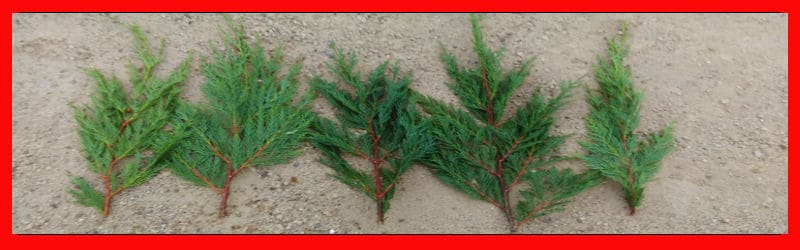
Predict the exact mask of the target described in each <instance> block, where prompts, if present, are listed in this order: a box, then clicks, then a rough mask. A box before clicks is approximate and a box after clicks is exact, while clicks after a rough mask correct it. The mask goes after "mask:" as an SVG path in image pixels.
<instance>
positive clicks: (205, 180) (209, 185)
mask: <svg viewBox="0 0 800 250" xmlns="http://www.w3.org/2000/svg"><path fill="white" fill-rule="evenodd" d="M192 173H193V174H194V176H197V178H200V180H202V181H203V182H204V183H206V185H208V187H210V188H211V189H213V190H214V192H217V193H219V194H222V190H221V189H219V188H218V187H217V185H214V183H211V181H209V180H208V178H206V177H205V176H203V175H202V174H200V171H197V169H194V168H193V169H192Z"/></svg>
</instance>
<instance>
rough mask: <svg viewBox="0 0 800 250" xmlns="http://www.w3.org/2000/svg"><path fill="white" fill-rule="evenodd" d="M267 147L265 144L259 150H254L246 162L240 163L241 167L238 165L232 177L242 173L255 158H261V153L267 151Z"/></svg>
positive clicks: (267, 144)
mask: <svg viewBox="0 0 800 250" xmlns="http://www.w3.org/2000/svg"><path fill="white" fill-rule="evenodd" d="M267 147H269V143H265V144H264V145H262V146H261V147H260V148H258V150H256V153H255V154H253V155H252V156H250V158H247V160H246V161H244V163H242V165H240V166H239V168H237V169H236V171H235V172H233V175H237V174H239V172H242V170H244V168H246V167H247V166H248V165H250V162H251V161H253V160H254V159H255V158H256V157H259V156H261V153H263V152H264V150H266V149H267Z"/></svg>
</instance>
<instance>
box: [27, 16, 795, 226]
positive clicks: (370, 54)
mask: <svg viewBox="0 0 800 250" xmlns="http://www.w3.org/2000/svg"><path fill="white" fill-rule="evenodd" d="M113 16H117V17H119V18H120V19H121V20H123V21H125V22H133V23H137V24H139V25H141V26H142V27H143V29H145V30H146V31H147V32H148V34H149V35H150V36H151V37H155V38H165V39H166V42H167V48H166V62H165V64H164V67H162V68H161V69H170V68H172V67H173V66H174V65H176V64H177V63H178V62H179V61H180V60H181V59H182V58H183V57H184V56H186V55H187V54H188V53H193V54H194V55H196V58H197V59H196V60H195V63H194V65H193V67H194V72H195V74H193V75H192V76H190V80H189V82H188V84H187V85H186V87H185V89H186V90H185V92H184V97H185V98H187V99H190V100H192V101H201V100H202V96H201V95H200V92H199V85H200V83H201V82H202V78H201V77H199V75H198V74H196V73H197V71H196V70H197V66H198V63H197V62H198V61H199V58H201V57H202V56H204V55H207V54H208V51H209V49H208V47H209V45H210V46H218V45H215V44H218V43H217V41H219V36H218V30H219V29H218V28H219V27H220V26H221V25H222V24H223V21H222V16H221V15H217V14H113ZM233 16H235V17H241V18H243V20H244V23H245V27H246V29H247V30H248V31H249V32H250V35H252V36H253V37H257V38H260V39H261V40H262V41H264V43H265V45H266V47H267V48H273V47H276V46H277V45H279V44H283V46H284V47H285V54H286V55H287V56H288V57H289V59H302V60H303V61H304V68H303V73H304V74H303V76H304V79H307V78H308V77H309V76H311V75H313V74H323V75H327V73H326V72H325V70H324V67H323V65H324V63H326V62H328V58H327V55H328V53H329V51H328V48H327V44H328V42H329V41H336V42H337V44H338V45H339V46H340V47H343V48H346V49H350V50H355V51H356V52H357V53H358V55H359V59H360V60H361V63H362V64H361V65H362V69H368V67H369V68H371V67H372V66H374V65H377V64H378V63H380V62H382V61H384V60H387V59H391V60H397V61H399V62H400V64H401V65H402V66H403V67H404V68H405V69H410V70H413V72H414V76H415V77H414V83H413V88H414V89H417V90H420V91H422V92H425V93H427V94H429V95H432V96H434V97H436V98H440V99H442V100H447V101H451V102H452V101H455V100H456V99H455V98H454V96H453V95H452V93H451V92H450V91H448V90H447V88H446V86H445V84H444V83H445V82H446V81H447V79H446V75H445V73H444V71H443V70H442V65H441V64H440V62H439V61H438V58H437V55H438V54H437V53H438V51H439V47H438V44H439V42H441V43H443V44H445V45H446V46H447V47H449V48H452V49H453V50H455V51H456V52H457V54H458V55H459V57H460V58H462V59H464V60H465V61H466V60H474V59H475V57H474V55H472V53H471V52H470V50H471V48H472V47H471V43H470V30H469V18H468V15H467V14H236V15H233ZM621 20H624V21H627V22H629V23H630V24H631V34H632V38H631V46H632V51H631V55H630V59H629V61H628V62H629V63H630V64H631V65H632V66H633V70H634V77H635V81H636V83H637V84H638V85H637V87H638V88H639V89H641V90H643V91H645V93H646V97H645V100H644V104H643V110H642V130H644V131H650V130H653V129H657V128H660V127H661V126H662V125H664V124H667V123H669V122H671V121H674V122H676V124H677V129H676V134H677V138H678V139H677V144H678V147H677V150H676V151H675V152H674V153H673V154H672V155H670V156H669V157H668V158H666V159H665V160H664V161H663V167H662V170H661V171H660V172H659V174H658V175H657V178H656V179H655V180H654V181H653V182H652V183H650V184H649V185H648V187H647V190H646V192H645V198H644V200H643V203H642V206H641V208H640V209H639V211H638V213H637V214H636V216H628V215H627V213H626V205H625V202H624V201H623V200H622V199H621V198H620V197H621V189H620V188H619V187H618V186H617V185H616V184H613V183H606V184H603V185H601V186H599V187H596V188H594V189H591V190H589V191H587V192H584V193H582V194H581V195H579V196H578V197H576V198H575V201H574V202H573V203H571V204H569V205H568V206H567V208H566V210H565V211H564V212H562V213H556V214H552V215H549V216H545V217H542V218H539V219H537V220H536V221H535V222H533V223H531V224H529V225H527V226H526V227H524V228H523V229H522V232H523V233H784V232H786V231H787V203H788V194H787V161H788V156H787V148H788V137H787V136H788V135H787V134H788V128H787V125H788V123H787V117H788V113H787V105H788V104H787V101H788V93H787V90H788V86H787V84H788V83H787V65H788V55H787V51H788V49H787V46H788V42H787V41H788V38H787V31H788V28H787V27H788V26H787V17H786V15H784V14H489V15H488V16H487V19H486V20H485V21H484V22H483V25H484V27H485V29H484V30H485V33H486V36H487V39H488V40H489V41H490V43H491V44H492V45H493V46H494V47H504V48H506V49H507V52H506V55H507V56H506V57H505V63H506V65H514V64H518V63H519V62H520V61H522V60H523V59H524V58H527V57H529V56H536V57H537V58H538V59H537V61H536V63H535V65H534V68H533V76H532V77H531V78H530V79H529V80H528V81H527V83H526V84H525V85H524V86H523V87H521V89H520V90H519V92H518V94H517V95H516V96H515V98H514V99H513V100H512V103H511V104H509V106H516V105H519V104H521V103H522V101H523V100H525V98H526V97H527V96H528V95H529V94H530V93H531V91H533V90H534V89H535V88H541V89H542V90H543V91H545V92H546V93H552V92H553V91H554V90H555V89H556V86H557V83H558V82H560V81H562V80H568V79H575V78H579V77H581V76H584V75H587V74H589V75H588V76H589V77H587V78H584V79H585V83H587V84H589V85H590V86H591V85H593V84H594V83H593V82H592V81H591V77H590V76H591V75H590V72H591V63H592V62H593V60H594V58H595V56H596V55H597V54H598V53H600V52H602V50H603V49H604V47H603V46H604V44H603V37H605V36H608V35H610V34H613V33H614V32H616V31H615V29H616V27H617V24H618V22H619V21H621ZM12 55H13V86H12V92H13V106H12V110H13V111H12V120H13V163H12V168H13V196H12V197H13V232H14V233H505V232H506V225H505V222H504V218H503V216H502V214H501V212H500V211H498V210H496V209H494V207H492V206H491V205H490V204H488V203H485V202H482V201H478V200H472V199H470V198H467V197H466V196H464V195H463V194H461V193H458V192H456V191H454V190H452V189H450V188H448V187H446V186H445V185H443V184H442V183H440V182H439V181H438V180H437V179H435V178H434V177H433V176H432V175H431V174H430V173H429V172H428V171H427V170H425V169H424V168H422V167H416V168H414V169H412V170H411V171H410V172H409V173H408V174H407V175H406V176H405V177H404V179H403V180H402V182H401V183H400V184H399V190H398V192H397V194H396V196H395V198H394V200H393V203H392V209H391V210H390V211H389V213H388V220H387V221H386V223H385V224H384V225H378V224H376V223H375V221H374V218H373V217H374V216H372V215H373V214H374V209H375V207H374V204H373V203H372V202H370V201H369V200H368V198H367V197H365V196H364V195H362V194H360V193H357V192H355V191H352V190H350V189H348V188H347V187H345V186H344V185H343V184H341V183H338V182H337V181H336V180H335V179H333V178H332V177H330V176H328V174H329V173H330V172H331V171H330V170H329V169H327V168H326V167H325V166H323V165H321V164H319V163H316V162H315V160H316V159H317V158H318V156H319V154H318V153H317V152H315V151H314V150H313V149H311V148H308V149H307V153H306V154H305V155H304V156H302V157H300V158H297V159H296V160H294V161H293V162H291V163H288V164H285V165H279V166H274V167H272V168H268V169H259V170H254V169H253V170H248V171H246V172H245V173H244V174H242V175H240V177H239V178H238V179H237V180H236V181H235V182H234V186H233V191H232V198H231V200H230V202H229V204H230V207H229V211H230V212H231V215H230V216H229V217H227V218H224V219H219V218H217V216H216V207H217V204H218V197H217V195H216V194H215V193H213V192H212V191H211V190H209V189H207V188H202V187H198V186H193V185H192V184H189V183H188V182H186V181H183V180H181V179H178V178H177V177H175V176H173V175H172V174H170V173H169V172H168V171H165V172H163V173H161V174H160V175H158V176H157V177H156V178H155V179H153V180H152V181H151V182H149V183H147V184H145V185H142V186H140V187H137V188H135V189H132V190H128V191H126V192H124V193H123V194H122V195H120V196H118V197H117V198H116V199H115V201H114V203H113V208H112V209H113V211H112V214H111V215H110V217H108V218H106V219H102V217H101V216H100V215H99V214H98V213H97V212H96V211H95V210H93V209H91V208H87V207H82V206H79V205H75V204H74V203H73V202H72V197H71V196H70V195H69V194H68V193H67V190H68V189H69V188H71V184H70V178H69V177H70V176H76V175H78V176H87V177H92V178H90V179H92V180H93V181H96V182H95V183H98V182H97V178H94V176H92V175H90V173H89V171H88V170H87V168H86V166H85V164H86V162H85V161H84V159H83V157H82V156H81V147H80V145H79V143H78V137H77V132H76V129H77V126H76V123H75V121H74V120H73V119H72V109H71V108H70V107H69V104H81V103H87V102H88V100H89V96H90V94H91V93H92V91H93V83H92V82H91V81H90V79H89V78H88V77H87V76H85V75H84V74H83V73H82V72H81V67H94V68H99V69H101V70H102V71H103V72H108V73H115V74H117V75H118V76H120V77H122V78H123V79H126V78H127V75H126V70H125V63H127V62H128V61H129V60H131V59H132V55H133V54H132V42H131V36H130V34H129V33H128V31H127V30H126V29H125V28H124V27H122V26H120V25H117V24H114V23H113V22H111V20H110V19H108V18H106V17H105V16H104V15H101V14H16V15H14V17H13V54H12ZM164 72H165V71H162V73H164ZM583 94H584V93H583V89H579V90H577V91H576V92H575V93H574V95H575V97H574V98H573V101H572V102H571V103H570V104H569V105H567V106H566V107H565V109H564V110H563V111H562V112H560V121H559V122H558V127H557V128H556V130H555V132H557V133H562V134H573V136H572V137H571V139H570V141H569V142H568V143H567V144H566V145H565V146H564V147H563V148H562V149H561V151H560V153H562V154H574V153H579V152H581V150H580V148H579V147H578V145H577V144H576V143H575V140H576V139H577V138H580V137H582V136H583V135H584V129H583V120H582V117H584V116H585V115H586V112H587V108H586V105H585V104H584V103H583V101H582V97H583ZM314 110H315V111H317V112H319V113H325V114H330V113H331V112H332V110H331V109H330V107H329V106H327V105H326V104H325V103H324V102H322V101H317V102H315V104H314ZM566 165H570V166H572V167H577V168H581V167H582V166H581V164H579V163H577V162H575V163H568V164H566ZM292 177H296V178H297V179H298V180H299V181H298V182H297V183H294V182H290V181H289V180H290V178H292Z"/></svg>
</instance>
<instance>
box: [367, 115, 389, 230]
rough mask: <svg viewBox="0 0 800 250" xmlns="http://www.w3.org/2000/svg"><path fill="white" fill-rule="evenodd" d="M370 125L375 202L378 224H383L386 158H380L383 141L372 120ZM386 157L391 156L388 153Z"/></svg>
mask: <svg viewBox="0 0 800 250" xmlns="http://www.w3.org/2000/svg"><path fill="white" fill-rule="evenodd" d="M368 125H369V129H368V131H367V132H368V133H369V137H370V139H371V140H372V157H370V162H371V163H372V177H373V179H374V180H375V202H376V203H377V205H378V212H377V215H378V222H380V223H381V224H383V195H384V194H385V192H384V191H383V180H381V169H380V165H381V163H383V160H384V159H385V158H384V157H380V156H379V154H380V141H381V140H380V138H379V137H378V135H377V133H376V132H375V125H374V124H373V122H372V119H370V120H369V122H368ZM386 155H389V154H388V153H387V154H386ZM386 190H388V189H386Z"/></svg>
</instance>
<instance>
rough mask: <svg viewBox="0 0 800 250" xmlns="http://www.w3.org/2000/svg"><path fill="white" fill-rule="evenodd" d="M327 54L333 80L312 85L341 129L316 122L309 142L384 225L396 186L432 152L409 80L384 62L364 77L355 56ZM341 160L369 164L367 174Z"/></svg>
mask: <svg viewBox="0 0 800 250" xmlns="http://www.w3.org/2000/svg"><path fill="white" fill-rule="evenodd" d="M331 49H333V52H334V53H333V62H332V63H330V64H329V68H330V70H331V72H333V73H334V75H336V78H337V79H336V80H334V81H329V80H326V79H323V78H322V77H314V78H313V79H312V80H311V82H310V84H311V86H312V87H313V88H314V90H316V91H317V92H319V93H320V95H322V97H324V98H325V100H327V101H328V103H330V104H331V105H332V106H333V107H334V108H335V109H336V110H337V112H336V118H337V120H338V121H339V125H337V124H335V123H334V122H333V121H331V120H328V119H326V118H322V117H317V119H316V121H315V122H314V124H313V126H312V127H313V130H314V132H313V134H312V135H311V137H310V140H311V143H312V144H313V145H314V147H316V148H317V149H318V150H319V151H320V152H322V155H323V159H321V162H322V163H323V164H325V165H327V166H329V167H330V168H331V169H333V170H334V171H335V173H334V177H336V179H338V180H340V181H341V182H342V183H344V184H346V185H348V186H350V187H351V188H353V189H355V190H358V191H360V192H362V193H364V194H366V195H367V196H369V197H370V198H371V199H373V200H375V201H376V203H377V206H378V209H377V210H378V212H377V216H378V221H379V222H383V219H384V213H385V212H386V211H387V210H388V209H389V201H390V200H391V198H392V197H393V195H394V192H395V187H396V186H397V185H396V183H397V181H399V179H400V177H401V175H402V174H403V173H405V172H406V171H407V170H408V169H409V168H411V166H412V164H413V163H414V162H416V161H418V160H420V159H422V158H423V157H426V156H427V155H428V154H429V153H430V152H431V151H432V150H433V139H432V138H431V137H430V135H429V133H428V132H427V127H428V126H427V124H426V123H425V122H424V121H422V120H421V119H420V117H419V115H418V114H417V111H416V109H415V107H414V100H412V98H411V91H410V90H409V88H408V85H409V84H410V83H411V77H410V75H409V74H404V73H402V72H400V68H399V66H397V65H396V64H395V65H393V66H390V64H389V62H384V63H382V64H380V65H379V66H377V67H376V68H375V69H373V70H372V71H371V72H369V73H368V74H366V75H365V76H362V74H361V73H360V72H358V70H357V69H356V68H357V67H356V58H355V54H346V53H345V52H344V51H342V50H341V49H339V48H337V47H336V46H335V45H333V44H332V45H331ZM340 84H341V85H347V86H349V87H350V88H352V89H353V90H354V91H353V92H352V93H351V92H349V91H346V90H344V89H342V88H340ZM343 154H350V155H354V156H357V157H360V158H362V159H364V160H366V161H368V162H370V163H371V166H372V169H371V171H367V172H364V171H361V170H358V169H356V168H354V167H353V166H352V165H351V164H350V163H349V162H347V161H346V160H345V159H344V158H343V156H342V155H343Z"/></svg>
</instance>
